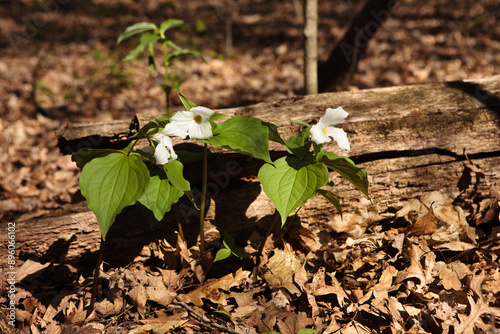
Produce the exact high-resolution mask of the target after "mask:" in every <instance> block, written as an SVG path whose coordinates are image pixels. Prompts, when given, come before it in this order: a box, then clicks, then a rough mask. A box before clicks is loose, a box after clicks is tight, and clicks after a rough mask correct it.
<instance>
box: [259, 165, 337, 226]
mask: <svg viewBox="0 0 500 334" xmlns="http://www.w3.org/2000/svg"><path fill="white" fill-rule="evenodd" d="M274 164H275V166H272V165H270V164H264V166H262V167H261V169H260V170H259V175H258V176H259V180H260V182H261V184H262V188H263V189H264V193H265V194H266V195H267V196H268V197H269V198H270V199H271V200H272V201H273V203H274V206H275V207H276V210H278V212H279V213H280V215H281V225H283V224H285V221H286V219H287V217H288V215H290V214H291V213H292V212H293V211H294V210H295V209H296V208H298V207H299V206H302V205H304V203H305V202H306V201H307V200H308V199H310V198H312V197H314V195H316V192H317V190H318V189H319V188H320V187H322V186H324V185H325V184H326V183H327V182H328V176H329V175H328V169H327V168H326V166H325V165H324V164H322V163H318V162H315V161H309V160H308V161H300V160H299V159H297V158H296V157H283V158H281V159H278V160H276V161H275V162H274Z"/></svg>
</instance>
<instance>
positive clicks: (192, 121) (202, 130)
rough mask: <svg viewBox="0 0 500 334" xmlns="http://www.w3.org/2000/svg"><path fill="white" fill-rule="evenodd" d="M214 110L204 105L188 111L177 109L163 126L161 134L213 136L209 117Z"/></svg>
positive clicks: (200, 137) (203, 137)
mask: <svg viewBox="0 0 500 334" xmlns="http://www.w3.org/2000/svg"><path fill="white" fill-rule="evenodd" d="M214 113H215V112H214V111H213V110H211V109H208V108H205V107H194V108H191V110H190V111H178V112H177V113H176V114H175V115H174V116H172V118H170V122H169V123H168V124H167V125H166V126H165V128H164V129H163V131H162V134H164V135H166V136H175V137H180V138H186V137H187V136H189V138H194V139H208V138H210V137H212V136H213V134H212V125H211V124H210V122H209V119H210V117H211V116H212V115H213V114H214Z"/></svg>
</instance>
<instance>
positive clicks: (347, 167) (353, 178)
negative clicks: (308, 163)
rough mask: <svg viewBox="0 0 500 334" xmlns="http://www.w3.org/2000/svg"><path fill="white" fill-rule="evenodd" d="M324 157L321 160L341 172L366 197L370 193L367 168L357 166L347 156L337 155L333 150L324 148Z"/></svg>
mask: <svg viewBox="0 0 500 334" xmlns="http://www.w3.org/2000/svg"><path fill="white" fill-rule="evenodd" d="M322 153H323V158H322V159H321V161H322V162H323V163H324V164H325V165H326V166H327V167H328V168H330V169H332V170H334V171H336V172H337V173H339V174H340V175H341V176H342V177H343V178H344V179H346V180H347V181H349V182H351V183H352V184H353V185H354V186H355V187H356V188H358V189H359V190H360V191H361V192H362V193H363V194H364V195H365V196H366V197H368V198H370V196H369V195H368V175H367V173H366V169H364V168H361V167H358V166H356V164H354V162H353V161H352V160H351V159H349V158H347V157H342V156H339V155H336V154H335V153H333V152H328V151H324V150H322Z"/></svg>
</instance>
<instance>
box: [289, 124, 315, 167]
mask: <svg viewBox="0 0 500 334" xmlns="http://www.w3.org/2000/svg"><path fill="white" fill-rule="evenodd" d="M309 134H310V129H309V128H307V127H306V128H304V130H302V132H301V133H300V134H298V135H296V136H292V137H290V139H288V140H285V145H286V148H287V151H288V152H290V153H292V154H293V155H295V156H296V157H297V158H299V159H300V160H304V158H305V157H306V155H308V154H309V148H310V147H311V140H310V139H309Z"/></svg>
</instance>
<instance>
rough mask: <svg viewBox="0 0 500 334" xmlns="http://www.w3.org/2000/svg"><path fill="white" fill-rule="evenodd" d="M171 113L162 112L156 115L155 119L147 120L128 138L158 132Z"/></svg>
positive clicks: (165, 123)
mask: <svg viewBox="0 0 500 334" xmlns="http://www.w3.org/2000/svg"><path fill="white" fill-rule="evenodd" d="M173 115H174V114H162V115H160V116H158V117H157V118H156V119H154V120H152V121H149V122H148V123H147V124H146V125H144V126H143V127H142V128H140V129H139V131H137V133H135V134H133V135H132V136H130V137H129V139H135V138H144V137H147V136H152V135H155V134H156V133H158V132H160V131H159V130H160V128H164V127H165V125H167V123H168V122H169V120H170V118H172V116H173Z"/></svg>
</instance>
